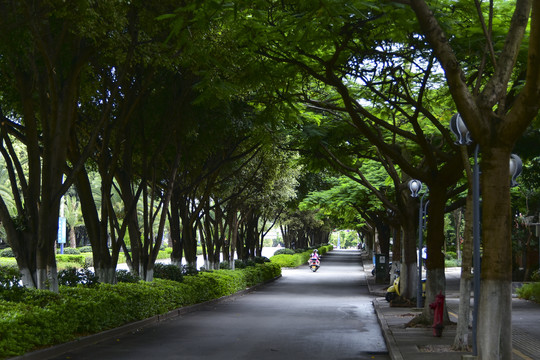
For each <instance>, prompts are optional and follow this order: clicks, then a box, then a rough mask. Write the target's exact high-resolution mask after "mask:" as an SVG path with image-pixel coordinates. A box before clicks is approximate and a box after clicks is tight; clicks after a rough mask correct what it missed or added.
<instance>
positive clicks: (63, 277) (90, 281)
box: [58, 267, 99, 286]
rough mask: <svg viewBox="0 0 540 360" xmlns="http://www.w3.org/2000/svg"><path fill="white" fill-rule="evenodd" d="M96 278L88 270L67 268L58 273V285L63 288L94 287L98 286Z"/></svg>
mask: <svg viewBox="0 0 540 360" xmlns="http://www.w3.org/2000/svg"><path fill="white" fill-rule="evenodd" d="M98 283H99V281H98V278H97V276H96V275H95V274H94V273H93V272H92V271H90V270H88V269H76V268H74V267H71V268H67V269H64V270H61V271H59V272H58V284H59V285H65V286H77V285H84V286H94V285H96V284H98Z"/></svg>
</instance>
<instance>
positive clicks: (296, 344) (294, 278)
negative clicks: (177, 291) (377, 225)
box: [50, 250, 390, 360]
mask: <svg viewBox="0 0 540 360" xmlns="http://www.w3.org/2000/svg"><path fill="white" fill-rule="evenodd" d="M372 298H373V297H372V296H371V295H370V294H369V291H368V287H367V283H366V280H365V276H364V272H363V269H362V263H361V258H360V253H359V252H358V251H354V250H334V251H331V252H330V253H328V254H326V255H325V256H323V258H322V262H321V268H320V269H319V271H317V272H312V271H311V270H309V269H308V267H307V266H301V267H299V268H297V269H283V276H282V277H281V278H279V279H277V280H276V281H274V282H271V283H269V284H267V285H264V286H262V287H259V288H258V289H256V290H255V291H252V292H250V293H248V294H245V295H242V296H236V297H232V298H230V299H227V300H224V301H220V302H218V303H213V304H206V305H203V306H202V307H200V308H199V309H198V310H197V311H194V312H191V313H187V314H184V315H181V316H178V317H175V318H172V319H169V320H165V321H162V322H158V323H155V324H153V325H150V326H146V327H144V328H142V329H139V330H138V331H136V332H130V333H127V334H124V335H120V336H118V335H117V336H114V338H111V339H108V340H105V341H102V342H99V343H97V344H93V345H89V346H85V347H80V348H78V349H73V350H72V351H69V352H67V353H64V354H63V355H62V356H57V357H53V358H50V359H71V360H83V359H92V360H95V359H100V360H109V359H111V360H112V359H114V360H121V359H130V360H137V359H153V360H164V359H182V360H189V359H220V360H221V359H246V360H248V359H249V360H265V359H279V360H288V359H290V360H292V359H295V360H296V359H307V360H318V359H328V360H349V359H376V360H383V359H384V360H387V359H390V357H389V356H388V353H387V350H386V345H385V343H384V339H383V336H382V333H381V330H380V326H379V324H378V322H377V318H376V316H375V312H374V310H373V306H372V304H371V300H372Z"/></svg>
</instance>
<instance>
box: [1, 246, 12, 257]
mask: <svg viewBox="0 0 540 360" xmlns="http://www.w3.org/2000/svg"><path fill="white" fill-rule="evenodd" d="M0 257H15V254H14V253H13V250H12V249H11V248H9V247H8V248H5V249H2V250H0Z"/></svg>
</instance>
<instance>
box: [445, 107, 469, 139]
mask: <svg viewBox="0 0 540 360" xmlns="http://www.w3.org/2000/svg"><path fill="white" fill-rule="evenodd" d="M450 131H452V132H453V133H454V135H456V138H457V140H456V144H457V145H469V144H471V143H472V139H471V134H470V132H469V129H467V125H465V121H463V118H462V117H461V115H460V114H459V113H457V114H455V115H454V116H452V118H451V119H450Z"/></svg>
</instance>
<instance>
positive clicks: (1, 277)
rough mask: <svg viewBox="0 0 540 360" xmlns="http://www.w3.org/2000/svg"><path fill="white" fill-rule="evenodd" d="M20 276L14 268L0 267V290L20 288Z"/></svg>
mask: <svg viewBox="0 0 540 360" xmlns="http://www.w3.org/2000/svg"><path fill="white" fill-rule="evenodd" d="M20 280H21V274H20V273H19V269H17V268H16V267H14V266H0V289H3V290H10V289H15V288H20V287H22V286H21V284H20Z"/></svg>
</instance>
